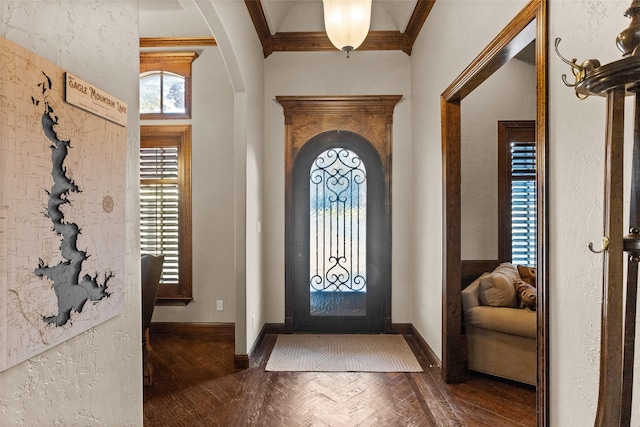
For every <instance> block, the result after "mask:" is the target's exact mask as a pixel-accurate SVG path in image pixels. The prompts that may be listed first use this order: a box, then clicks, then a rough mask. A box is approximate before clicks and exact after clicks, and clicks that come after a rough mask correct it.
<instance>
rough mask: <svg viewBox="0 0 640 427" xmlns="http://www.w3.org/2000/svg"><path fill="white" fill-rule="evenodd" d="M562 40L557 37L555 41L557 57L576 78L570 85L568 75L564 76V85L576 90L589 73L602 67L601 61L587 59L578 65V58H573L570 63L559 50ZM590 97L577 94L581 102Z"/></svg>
mask: <svg viewBox="0 0 640 427" xmlns="http://www.w3.org/2000/svg"><path fill="white" fill-rule="evenodd" d="M560 40H562V39H561V38H560V37H556V41H555V50H556V55H558V58H560V59H561V60H562V62H564V63H565V64H567V65H569V66H570V67H571V73H572V74H573V77H574V78H575V82H574V83H569V82H568V81H567V75H566V74H563V75H562V83H564V84H565V85H566V86H569V87H573V88H575V87H576V86H578V85H579V84H580V83H582V82H583V81H584V79H585V78H586V77H587V74H588V73H589V72H591V71H593V70H595V69H596V68H598V67H599V66H600V61H598V60H597V59H587V60H586V61H584V62H582V64H580V65H578V62H577V61H578V59H577V58H572V59H571V61H569V60H568V59H566V58H565V57H563V56H562V55H560V51H559V50H558V45H559V44H560ZM588 96H589V95H585V96H580V94H578V92H576V97H577V98H578V99H580V100H582V99H587V97H588Z"/></svg>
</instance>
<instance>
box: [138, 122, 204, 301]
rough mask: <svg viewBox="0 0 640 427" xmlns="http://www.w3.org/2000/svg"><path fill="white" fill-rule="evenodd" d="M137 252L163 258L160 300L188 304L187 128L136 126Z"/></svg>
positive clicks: (189, 203)
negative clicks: (138, 145)
mask: <svg viewBox="0 0 640 427" xmlns="http://www.w3.org/2000/svg"><path fill="white" fill-rule="evenodd" d="M140 137H141V138H140V245H141V248H140V249H141V252H142V253H143V254H144V253H149V254H153V255H164V266H163V271H162V277H161V279H160V289H159V290H158V302H160V303H182V304H186V303H188V302H189V301H190V300H191V176H190V175H191V172H190V170H191V168H190V164H191V126H190V125H178V126H141V127H140Z"/></svg>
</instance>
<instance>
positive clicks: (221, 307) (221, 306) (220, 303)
mask: <svg viewBox="0 0 640 427" xmlns="http://www.w3.org/2000/svg"><path fill="white" fill-rule="evenodd" d="M216 310H218V311H223V310H224V302H223V301H222V300H221V299H219V300H218V301H216Z"/></svg>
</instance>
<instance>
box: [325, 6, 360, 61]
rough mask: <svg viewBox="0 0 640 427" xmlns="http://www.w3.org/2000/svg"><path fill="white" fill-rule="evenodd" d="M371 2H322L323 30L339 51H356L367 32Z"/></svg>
mask: <svg viewBox="0 0 640 427" xmlns="http://www.w3.org/2000/svg"><path fill="white" fill-rule="evenodd" d="M371 1H372V0H322V4H323V7H324V28H325V30H326V32H327V36H328V37H329V40H331V43H333V45H334V46H335V47H337V48H338V49H340V50H345V51H350V50H353V49H357V48H358V47H359V46H360V45H361V44H362V42H363V41H364V39H365V38H367V33H368V32H369V25H370V24H371Z"/></svg>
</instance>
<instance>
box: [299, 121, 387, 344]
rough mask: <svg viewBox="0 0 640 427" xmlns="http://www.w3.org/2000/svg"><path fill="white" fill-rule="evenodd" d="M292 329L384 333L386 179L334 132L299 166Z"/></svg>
mask: <svg viewBox="0 0 640 427" xmlns="http://www.w3.org/2000/svg"><path fill="white" fill-rule="evenodd" d="M292 176H293V194H292V196H293V215H292V218H293V223H292V224H288V225H287V227H291V226H292V227H293V232H292V236H293V245H294V247H293V248H292V253H293V254H295V255H294V257H292V258H290V260H289V262H290V264H289V268H290V270H289V271H291V272H292V274H293V282H294V286H293V287H294V307H293V312H294V316H293V329H294V330H295V331H299V332H300V331H304V332H343V333H344V332H382V329H383V323H384V322H383V300H382V298H383V292H382V289H383V288H384V287H387V288H388V286H389V277H390V274H389V273H390V263H389V250H388V244H389V242H388V240H389V239H388V238H385V236H387V235H388V229H387V227H386V222H385V215H384V206H385V205H384V171H383V168H382V162H381V160H380V156H379V155H378V152H377V151H376V149H375V148H374V147H373V146H372V145H371V144H370V143H369V142H368V141H367V140H366V139H364V138H362V137H361V136H360V135H357V134H355V133H352V132H347V131H329V132H325V133H322V134H320V135H317V136H316V137H314V138H312V139H311V140H309V141H308V142H307V143H306V144H305V145H304V146H303V147H302V149H301V150H300V152H299V153H298V155H297V156H296V159H295V162H294V165H293V173H292Z"/></svg>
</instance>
